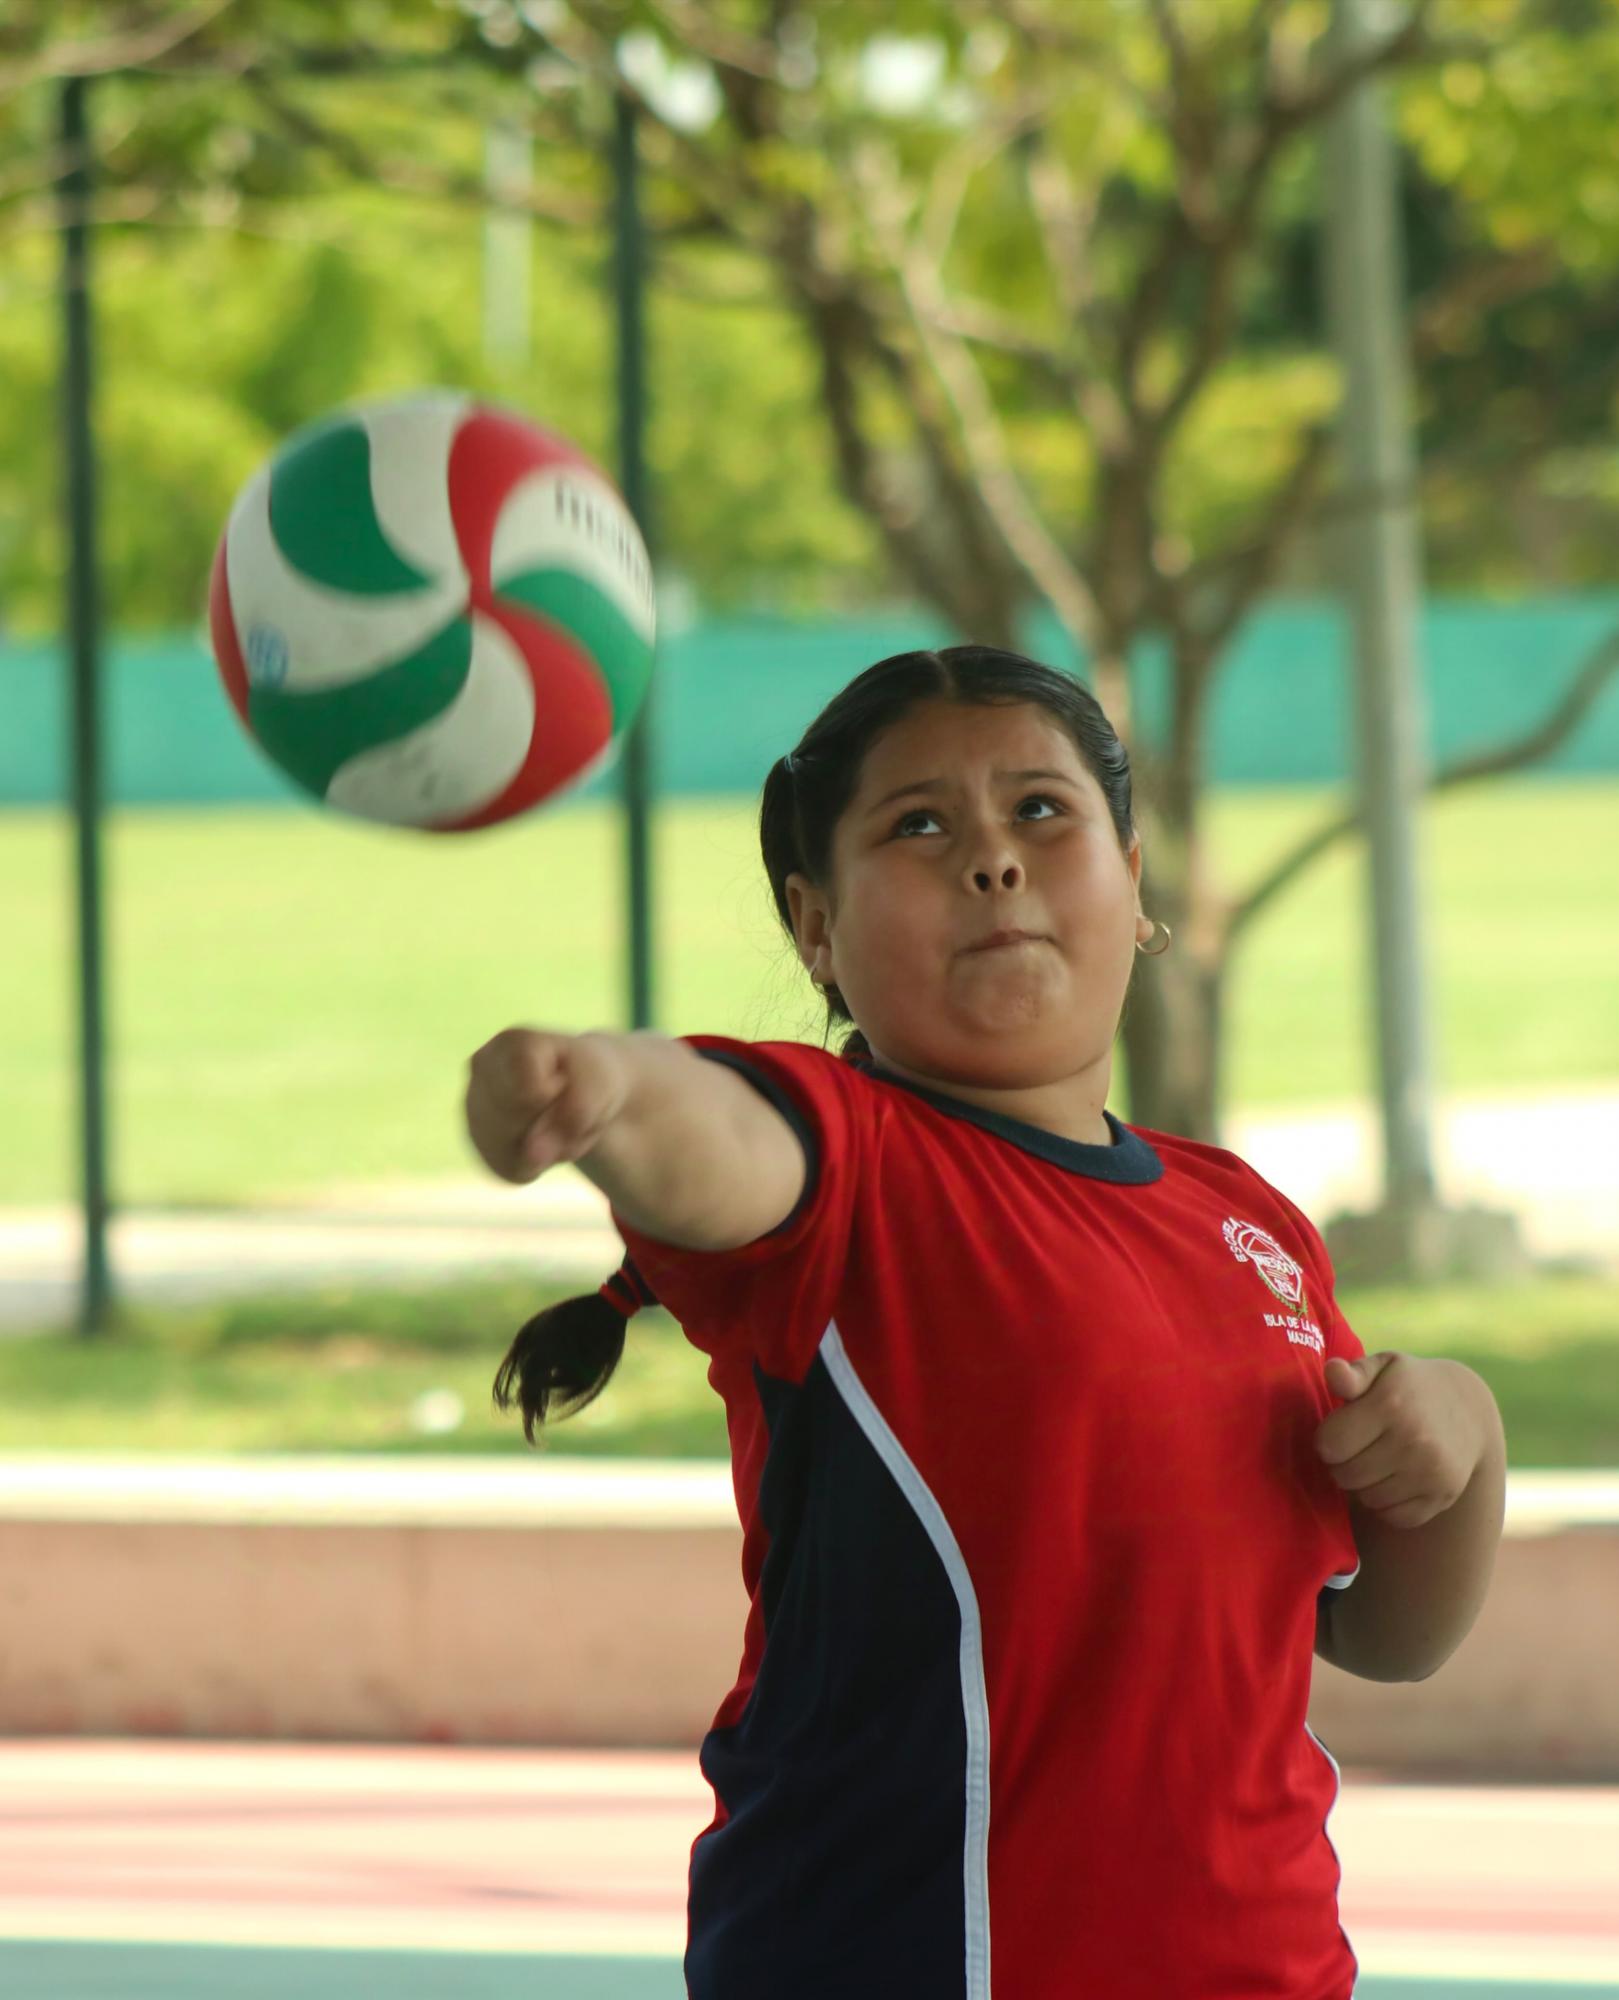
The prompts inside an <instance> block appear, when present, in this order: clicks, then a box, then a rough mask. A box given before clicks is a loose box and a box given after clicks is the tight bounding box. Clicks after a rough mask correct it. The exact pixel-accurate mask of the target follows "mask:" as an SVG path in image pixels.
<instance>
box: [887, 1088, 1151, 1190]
mask: <svg viewBox="0 0 1619 2000" xmlns="http://www.w3.org/2000/svg"><path fill="white" fill-rule="evenodd" d="M850 1060H851V1061H852V1062H853V1063H854V1065H855V1067H856V1068H857V1069H860V1070H863V1071H864V1072H865V1074H866V1075H867V1076H870V1077H875V1078H876V1079H877V1081H878V1082H879V1083H888V1084H893V1085H895V1086H896V1087H897V1088H898V1089H900V1090H908V1091H909V1092H910V1093H911V1095H912V1096H913V1097H920V1098H921V1099H922V1101H923V1103H924V1104H931V1105H932V1106H933V1108H934V1110H935V1111H942V1112H943V1113H944V1114H945V1116H946V1117H948V1118H961V1119H965V1120H966V1122H967V1123H968V1124H969V1125H977V1126H980V1127H982V1129H983V1130H984V1131H986V1132H993V1133H994V1134H995V1136H996V1138H998V1139H1004V1140H1005V1141H1006V1142H1007V1144H1008V1145H1011V1146H1017V1147H1019V1148H1020V1149H1021V1150H1022V1151H1023V1152H1025V1153H1033V1154H1034V1156H1035V1157H1036V1158H1037V1159H1041V1160H1049V1161H1050V1162H1051V1164H1052V1165H1053V1166H1055V1167H1063V1168H1065V1169H1066V1170H1067V1171H1068V1172H1069V1173H1071V1174H1083V1175H1085V1176H1086V1177H1087V1178H1088V1179H1090V1180H1095V1181H1117V1182H1121V1183H1122V1184H1124V1185H1125V1186H1128V1187H1145V1186H1146V1185H1147V1184H1148V1183H1149V1182H1151V1181H1156V1180H1160V1179H1162V1177H1163V1172H1164V1163H1163V1161H1162V1160H1161V1159H1159V1157H1158V1155H1157V1154H1156V1153H1155V1152H1154V1151H1153V1149H1152V1148H1151V1146H1149V1145H1148V1144H1147V1142H1146V1140H1145V1139H1143V1138H1142V1137H1141V1136H1140V1134H1139V1133H1136V1132H1132V1131H1131V1130H1130V1128H1129V1126H1128V1125H1121V1124H1120V1123H1119V1121H1118V1119H1117V1118H1115V1117H1114V1116H1113V1113H1112V1112H1111V1111H1104V1112H1103V1113H1102V1116H1103V1117H1104V1118H1105V1119H1106V1120H1107V1127H1108V1130H1109V1131H1110V1132H1111V1133H1112V1134H1113V1144H1112V1145H1111V1146H1090V1145H1087V1144H1085V1142H1084V1141H1083V1140H1080V1139H1064V1138H1063V1137H1062V1136H1061V1135H1060V1134H1059V1133H1056V1132H1048V1131H1047V1130H1046V1128H1045V1127H1044V1126H1043V1125H1031V1124H1029V1123H1028V1122H1027V1120H1025V1119H1022V1118H1008V1117H1007V1116H1006V1115H1005V1114H1004V1113H1003V1112H1000V1111H987V1110H985V1109H984V1107H983V1106H982V1105H979V1104H969V1103H967V1101H966V1100H965V1099H964V1098H960V1097H950V1096H948V1095H947V1094H946V1093H945V1092H944V1091H942V1090H934V1089H933V1088H932V1087H931V1085H929V1084H925V1083H913V1082H912V1081H911V1079H910V1078H909V1077H908V1076H896V1075H895V1074H894V1072H893V1071H892V1070H891V1069H883V1068H882V1067H880V1066H879V1065H878V1064H877V1063H874V1062H872V1061H871V1059H870V1058H869V1057H867V1056H854V1057H852V1058H850Z"/></svg>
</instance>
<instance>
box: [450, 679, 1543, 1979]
mask: <svg viewBox="0 0 1619 2000" xmlns="http://www.w3.org/2000/svg"><path fill="white" fill-rule="evenodd" d="M761 839H762V845H763V849H764V862H765V868H766V871H767V873H768V875H769V877H770V884H771V888H772V890H773V892H774V895H775V900H776V906H777V909H778V911H779V913H780V915H781V918H782V921H783V924H784V925H785V926H786V927H787V929H788V931H789V933H790V935H791V937H792V940H793V943H794V945H795V947H796V949H797V951H798V954H799V956H800V958H801V959H802V960H803V963H804V964H805V966H806V967H807V968H808V971H809V974H810V977H811V979H812V980H814V982H815V983H816V985H817V986H819V987H820V988H821V990H822V992H823V993H824V995H825V998H826V1003H827V1009H828V1014H829V1017H830V1020H831V1021H833V1022H845V1023H848V1024H849V1025H850V1028H851V1032H850V1033H849V1034H848V1035H847V1036H846V1038H845V1039H844V1041H843V1045H842V1048H841V1050H840V1051H839V1053H838V1054H836V1055H833V1054H830V1053H828V1052H827V1051H825V1050H822V1049H816V1048H812V1047H805V1046H801V1045H799V1044H797V1043H789V1042H765V1043H752V1044H750V1043H744V1042H738V1041H734V1040H728V1039H726V1038H724V1037H721V1036H714V1035H698V1036H692V1037H688V1038H686V1039H685V1040H684V1041H672V1040H667V1039H665V1038H663V1037H661V1036H658V1035H653V1034H634V1035H615V1034H589V1035H578V1036H569V1035H560V1034H548V1033H538V1032H534V1031H530V1030H526V1029H509V1030H507V1031H506V1032H505V1033H504V1034H501V1035H497V1036H496V1037H495V1038H494V1040H493V1041H491V1042H490V1043H488V1044H487V1045H486V1046H485V1047H484V1048H483V1049H481V1050H480V1051H479V1052H478V1054H477V1055H476V1056H475V1057H474V1058H473V1061H472V1066H471V1081H470V1085H469V1088H468V1095H467V1117H468V1125H469V1129H470V1131H471V1134H472V1137H473V1140H474V1143H475V1144H476V1145H477V1147H478V1149H479V1151H480V1152H481V1153H482V1155H483V1157H484V1159H485V1160H486V1161H487V1162H488V1164H489V1165H490V1166H491V1167H492V1168H493V1169H494V1170H495V1171H496V1172H497V1173H500V1174H502V1175H503V1176H505V1177H506V1178H507V1179H509V1180H513V1181H520V1182H521V1181H528V1180H531V1179H533V1178H534V1177H535V1176H536V1175H537V1174H539V1173H541V1172H543V1171H544V1170H545V1169H546V1168H547V1167H549V1166H552V1165H554V1164H555V1163H556V1162H557V1161H559V1160H575V1161H577V1162H578V1164H579V1166H580V1167H581V1169H582V1170H583V1171H584V1173H585V1174H587V1175H588V1176H589V1178H590V1179H591V1180H592V1181H594V1182H595V1184H596V1185H597V1186H598V1187H600V1188H601V1189H603V1190H604V1191H605V1192H606V1194H607V1195H608V1197H609V1199H610V1202H611V1205H612V1210H613V1216H614V1220H615V1223H616V1225H617V1227H618V1229H619V1231H620V1233H621V1235H622V1236H623V1239H624V1242H625V1244H626V1245H627V1247H628V1250H629V1252H630V1253H631V1254H630V1256H629V1257H628V1258H627V1259H626V1261H625V1263H624V1265H623V1267H622V1268H621V1269H620V1271H619V1272H618V1273H616V1274H615V1276H614V1277H612V1278H610V1279H609V1280H608V1281H607V1283H606V1284H605V1285H603V1287H602V1288H601V1293H600V1295H599V1297H597V1298H594V1299H587V1300H574V1301H570V1302H568V1303H567V1304H565V1305H562V1306H558V1307H555V1308H553V1309H552V1310H551V1311H549V1312H545V1313H542V1314H540V1315H539V1316H538V1318H536V1319H534V1320H532V1321H531V1322H530V1323H529V1324H528V1325H527V1326H526V1327H525V1328H524V1329H523V1331H522V1332H521V1333H520V1334H519V1335H518V1337H517V1340H516V1341H515V1343H514V1344H513V1346H512V1349H511V1351H510V1353H509V1354H508V1355H507V1357H506V1360H505V1362H504V1364H503V1366H502V1367H501V1370H500V1373H499V1375H498V1377H497V1378H496V1398H497V1401H498V1402H499V1403H500V1405H501V1407H503V1408H504V1407H510V1405H511V1403H512V1401H514V1400H515V1401H516V1403H517V1404H518V1405H519V1406H520V1408H521V1410H522V1415H523V1422H524V1429H525V1432H526V1434H527V1435H528V1436H529V1438H530V1439H531V1440H532V1438H533V1434H534V1432H533V1427H534V1425H535V1424H536V1423H541V1422H543V1421H545V1420H546V1419H547V1418H548V1417H551V1418H554V1417H556V1416H558V1415H563V1414H567V1413H568V1412H570V1411H571V1410H575V1409H578V1408H580V1407H582V1406H583V1405H584V1404H585V1403H587V1402H588V1401H590V1399H591V1398H592V1397H593V1396H595V1395H596V1394H597V1393H598V1392H599V1390H600V1389H601V1388H602V1386H603V1384H604V1383H605V1382H606V1381H607V1379H608V1377H609V1376H610V1375H611V1374H612V1371H613V1369H614V1367H615V1365H616V1363H617V1361H618V1359H619V1356H620V1354H621V1353H622V1351H623V1344H624V1319H625V1316H626V1315H628V1314H630V1313H632V1312H634V1311H635V1309H636V1308H637V1306H640V1305H645V1304H648V1303H651V1302H653V1300H654V1296H655V1297H656V1299H658V1300H661V1301H663V1302H664V1304H666V1305H667V1307H668V1308H669V1310H670V1311H671V1312H672V1313H673V1314H674V1315H675V1316H676V1317H677V1318H678V1319H679V1321H680V1322H681V1325H682V1326H683V1327H684V1329H685V1332H686V1335H687V1337H688V1338H689V1339H690V1340H691V1341H692V1342H693V1344H694V1345H695V1346H697V1347H698V1348H700V1349H701V1350H702V1351H703V1352H704V1353H705V1354H706V1355H708V1356H709V1359H710V1367H709V1380H710V1382H711V1383H712V1384H713V1386H714V1388H715V1389H716V1390H717V1391H718V1393H719V1394H720V1395H721V1397H723V1399H724V1402H725V1408H726V1416H727V1422H728V1426H729V1432H730V1441H731V1450H732V1458H733V1469H734V1477H735V1486H736V1496H737V1505H738V1509H739V1512H740V1514H741V1520H742V1526H743V1530H744V1541H743V1576H744V1580H745V1582H746V1585H747V1589H748V1593H749V1597H750V1600H751V1610H750V1615H749V1618H748V1622H747V1629H746V1635H745V1642H744V1648H743V1657H742V1666H741V1672H740V1674H739V1677H738V1679H737V1683H736V1686H735V1687H734V1688H733V1690H732V1691H731V1693H730V1695H729V1696H727V1698H726V1700H725V1701H724V1702H723V1703H722V1704H721V1706H720V1709H719V1713H718V1714H717V1716H716V1717H715V1720H714V1726H713V1729H712V1731H711V1732H710V1734H709V1735H708V1737H707V1738H706V1740H705V1742H704V1744H703V1747H702V1753H701V1762H702V1769H703V1772H704V1774H705V1776H706V1777H707V1779H708V1780H709V1782H710V1784H711V1785H712V1787H713V1790H714V1794H715V1804H716V1810H715V1814H714V1818H713V1820H712V1822H711V1824H710V1825H709V1827H708V1828H707V1829H705V1831H704V1832H703V1833H702V1834H701V1835H700V1836H699V1837H698V1839H697V1841H696V1843H695V1845H694V1848H693V1851H692V1861H691V1873H690V1885H689V1889H690V1900H689V1913H690V1935H689V1944H688V1949H687V1953H686V1960H685V1971H686V1979H687V1985H688V1992H689V1994H690V1995H691V1996H692V2000H810V1996H814V2000H834V1996H835V2000H954V1996H961V2000H990V1995H991V1992H992V1991H993V1993H994V1995H995V2000H1073V1996H1080V1995H1083V1996H1091V1995H1094V1996H1098V2000H1260V1996H1264V1995H1275V1996H1286V2000H1346V1996H1348V1995H1349V1994H1350V1993H1351V1991H1352V1989H1353V1986H1354V1981H1355V1974H1356V1966H1355V1960H1354V1956H1353V1954H1352V1952H1351V1949H1350V1946H1349V1943H1348V1941H1347V1940H1346V1938H1345V1936H1344V1934H1343V1932H1342V1930H1341V1929H1340V1927H1339V1923H1338V1916H1337V1888H1338V1879H1339V1870H1338V1862H1337V1858H1336V1855H1335V1854H1334V1852H1333V1848H1332V1845H1331V1842H1330V1840H1329V1838H1328V1834H1327V1818H1328V1815H1329V1813H1330V1811H1331V1809H1332V1805H1333V1802H1334V1799H1335V1796H1336V1793H1337V1789H1338V1771H1337V1767H1336V1765H1335V1764H1334V1763H1333V1761H1332V1759H1331V1757H1330V1756H1329V1755H1328V1753H1327V1752H1326V1750H1325V1749H1324V1748H1323V1746H1322V1745H1321V1744H1320V1743H1319V1742H1318V1741H1317V1740H1316V1738H1315V1737H1313V1736H1312V1735H1311V1733H1310V1731H1309V1728H1308V1726H1307V1724H1306V1720H1305V1715H1306V1705H1307V1702H1308V1698H1309V1691H1310V1673H1311V1654H1312V1650H1316V1651H1319V1652H1321V1653H1322V1655H1323V1656H1324V1657H1326V1658H1330V1659H1334V1660H1336V1661H1338V1662H1339V1663H1340V1664H1341V1665H1344V1666H1346V1667H1348V1668H1349V1669H1350V1670H1351V1671H1353V1672H1358V1673H1363V1674H1366V1675H1368V1676H1370V1677H1373V1678H1379V1679H1408V1678H1417V1677H1421V1676H1422V1675H1424V1674H1426V1673H1429V1672H1431V1671H1432V1670H1433V1668H1434V1667H1435V1666H1436V1665H1438V1664H1439V1662H1440V1661H1441V1660H1442V1659H1443V1658H1444V1657H1446V1655H1447V1654H1448V1653H1449V1652H1450V1651H1451V1650H1452V1649H1453V1648H1454V1646H1455V1645H1456V1643H1457V1642H1458V1641H1459V1640H1460V1638H1461V1637H1462V1636H1463V1634H1464V1633H1465V1632H1466V1631H1467V1629H1468V1627H1469V1626H1470V1625H1471V1623H1472V1621H1473V1618H1474V1617H1475V1616H1476V1613H1477V1610H1478V1606H1479V1603H1480V1601H1481V1600H1482V1596H1483V1592H1484V1588H1485V1585H1486V1583H1487V1579H1488V1572H1489V1566H1490V1561H1491V1557H1492V1555H1493V1550H1494V1547H1495V1543H1496V1540H1497V1538H1498V1537H1499V1533H1500V1519H1501V1502H1502V1488H1503V1483H1504V1479H1503V1466H1504V1445H1503V1441H1502V1439H1501V1433H1500V1424H1499V1418H1498V1416H1497V1415H1496V1413H1495V1406H1494V1403H1493V1400H1492V1399H1491V1397H1490V1394H1489V1391H1488V1389H1487V1388H1486V1387H1485V1386H1484V1384H1483V1383H1482V1382H1481V1381H1480V1380H1479V1378H1478V1377H1477V1376H1475V1375H1472V1374H1471V1373H1470V1371H1468V1370H1465V1369H1461V1368H1459V1367H1458V1366H1457V1365H1456V1364H1453V1363H1450V1362H1446V1361H1423V1360H1417V1359H1414V1358H1412V1357H1410V1356H1406V1355H1397V1356H1396V1355H1377V1356H1372V1357H1364V1356H1363V1351H1362V1348H1361V1345H1360V1343H1359V1342H1358V1341H1357V1340H1356V1338H1355V1336H1354V1334H1353V1333H1352V1332H1351V1331H1350V1329H1349V1327H1348V1326H1347V1324H1346V1323H1345V1322H1344V1319H1343V1317H1342V1315H1341V1314H1340V1313H1339V1311H1338V1308H1337V1306H1336V1304H1335V1303H1334V1300H1333V1295H1332V1271H1331V1267H1330V1265H1329V1263H1328V1260H1327V1256H1326V1252H1325V1250H1324V1248H1323V1246H1322V1243H1321V1240H1320V1238H1319V1237H1318V1235H1317V1234H1316V1232H1315V1230H1314V1229H1313V1228H1312V1227H1311V1225H1310V1223H1309V1222H1308V1220H1307V1219H1306V1218H1305V1217H1304V1215H1303V1214H1301V1213H1300V1211H1299V1210H1298V1209H1297V1208H1295V1207H1294V1205H1293V1204H1292V1203H1291V1202H1290V1201H1288V1200H1287V1198H1286V1197H1285V1196H1284V1195H1282V1194H1280V1193H1279V1192H1278V1191H1277V1190H1276V1189H1275V1188H1273V1187H1271V1186H1270V1185H1269V1184H1268V1183H1267V1182H1265V1181H1263V1180H1262V1179H1261V1178H1260V1177H1259V1176H1258V1175H1257V1174H1256V1173H1255V1172H1254V1171H1253V1169H1252V1168H1250V1167H1248V1166H1245V1165H1244V1164H1243V1162H1242V1161H1241V1160H1239V1159H1238V1158H1236V1156H1235V1155H1233V1154H1231V1153H1228V1152H1224V1151H1222V1150H1221V1149H1219V1148H1217V1147H1214V1146H1206V1145H1199V1144H1195V1143H1193V1142H1192V1141H1190V1140H1187V1139H1182V1138H1178V1137H1176V1136H1175V1135H1173V1134H1171V1133H1166V1132H1156V1131H1143V1130H1139V1129H1137V1128H1135V1127H1132V1126H1127V1125H1124V1124H1121V1123H1120V1121H1119V1120H1118V1119H1117V1118H1116V1117H1114V1115H1113V1114H1112V1113H1111V1112H1110V1111H1109V1110H1108V1109H1107V1108H1106V1101H1107V1095H1108V1085H1109V1078H1110V1074H1111V1068H1112V1047H1113V1041H1114V1036H1115V1032H1116V1029H1117V1027H1118V1022H1119V1016H1120V1011H1121V1009H1122V1007H1123V1005H1124V1001H1125V995H1126V990H1127V988H1128V985H1129V981H1130V976H1131V970H1132V967H1133V964H1134V959H1135V954H1136V953H1137V952H1141V951H1148V952H1157V951H1161V950H1163V949H1164V948H1165V947H1167V945H1168V943H1169V933H1168V930H1167V928H1166V927H1165V926H1163V925H1161V924H1158V923H1155V922H1153V921H1152V920H1150V919H1149V918H1147V917H1146V916H1144V915H1143V914H1142V912H1141V907H1140V902H1139V896H1138V886H1139V882H1140V876H1141V847H1140V841H1139V839H1138V837H1137V834H1136V831H1135V828H1134V825H1133V822H1132V817H1131V800H1130V770H1129V761H1128V758H1127V756H1126V754H1125V751H1124V749H1123V747H1122V745H1121V744H1120V742H1119V739H1118V737H1117V736H1116V735H1115V734H1114V732H1113V730H1112V728H1111V727H1110V726H1109V724H1108V721H1107V719H1106V717H1105V716H1104V715H1103V713H1102V711H1101V709H1100V708H1099V707H1098V705H1097V704H1096V702H1095V701H1094V700H1093V698H1092V697H1091V696H1090V694H1088V693H1087V692H1086V690H1085V689H1084V688H1083V687H1082V686H1080V685H1079V684H1078V683H1077V682H1076V681H1073V680H1071V679H1069V678H1068V677H1067V676H1065V675H1062V674H1059V673H1056V672H1053V671H1051V670H1049V669H1047V668H1044V667H1041V666H1037V665H1036V664H1034V663H1033V662H1031V661H1028V660H1025V659H1022V658H1021V657H1019V656H1017V655H1015V654H1010V653H1004V652H999V651H995V650H993V649H991V648H988V647H978V646H957V647H951V648H949V649H947V650H945V651H943V652H938V653H927V652H918V653H903V654H900V655H898V656H897V657H895V658H893V659H888V660H884V661H881V662H880V663H879V664H878V665H876V666H874V667H872V668H870V669H869V670H868V671H867V672H865V673H863V674H862V675H860V676H859V678H858V679H857V680H855V681H854V682H853V683H852V684H851V685H850V686H849V687H847V688H846V689H845V690H844V691H843V692H842V693H841V694H840V695H838V696H837V697H836V699H835V700H833V701H832V702H831V704H830V705H829V706H828V707H827V709H826V710H825V712H824V713H823V714H822V715H821V716H819V717H818V718H817V720H816V721H815V722H814V723H813V724H812V725H811V726H810V728H809V730H808V731H807V732H806V734H805V736H804V739H803V741H802V742H801V743H800V744H799V745H798V747H797V749H796V750H794V751H793V752H792V753H791V755H789V756H787V757H783V758H782V759H781V760H780V761H779V762H778V763H777V764H776V765H775V766H774V768H773V769H772V770H771V772H770V775H769V777H768V779H767V780H766V783H765V789H764V801H763V810H762V814H761ZM1329 1370H1330V1371H1332V1372H1331V1373H1329V1372H1328V1371H1329ZM1335 1402H1336V1403H1337V1404H1338V1407H1337V1408H1335ZM1349 1493H1354V1494H1355V1495H1356V1501H1355V1503H1354V1511H1353V1513H1352V1511H1351V1502H1350V1500H1349V1499H1348V1498H1347V1497H1346V1496H1347V1495H1348V1494H1349ZM1414 1530H1416V1531H1420V1532H1413V1531H1414ZM1357 1543H1358V1544H1359V1546H1358V1547H1357ZM1357 1577H1358V1578H1359V1579H1360V1581H1359V1582H1358V1583H1357ZM1352 1585H1354V1586H1355V1587H1354V1588H1350V1586H1352ZM1351 1610H1353V1612H1354V1615H1353V1616H1351V1615H1350V1613H1351Z"/></svg>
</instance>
